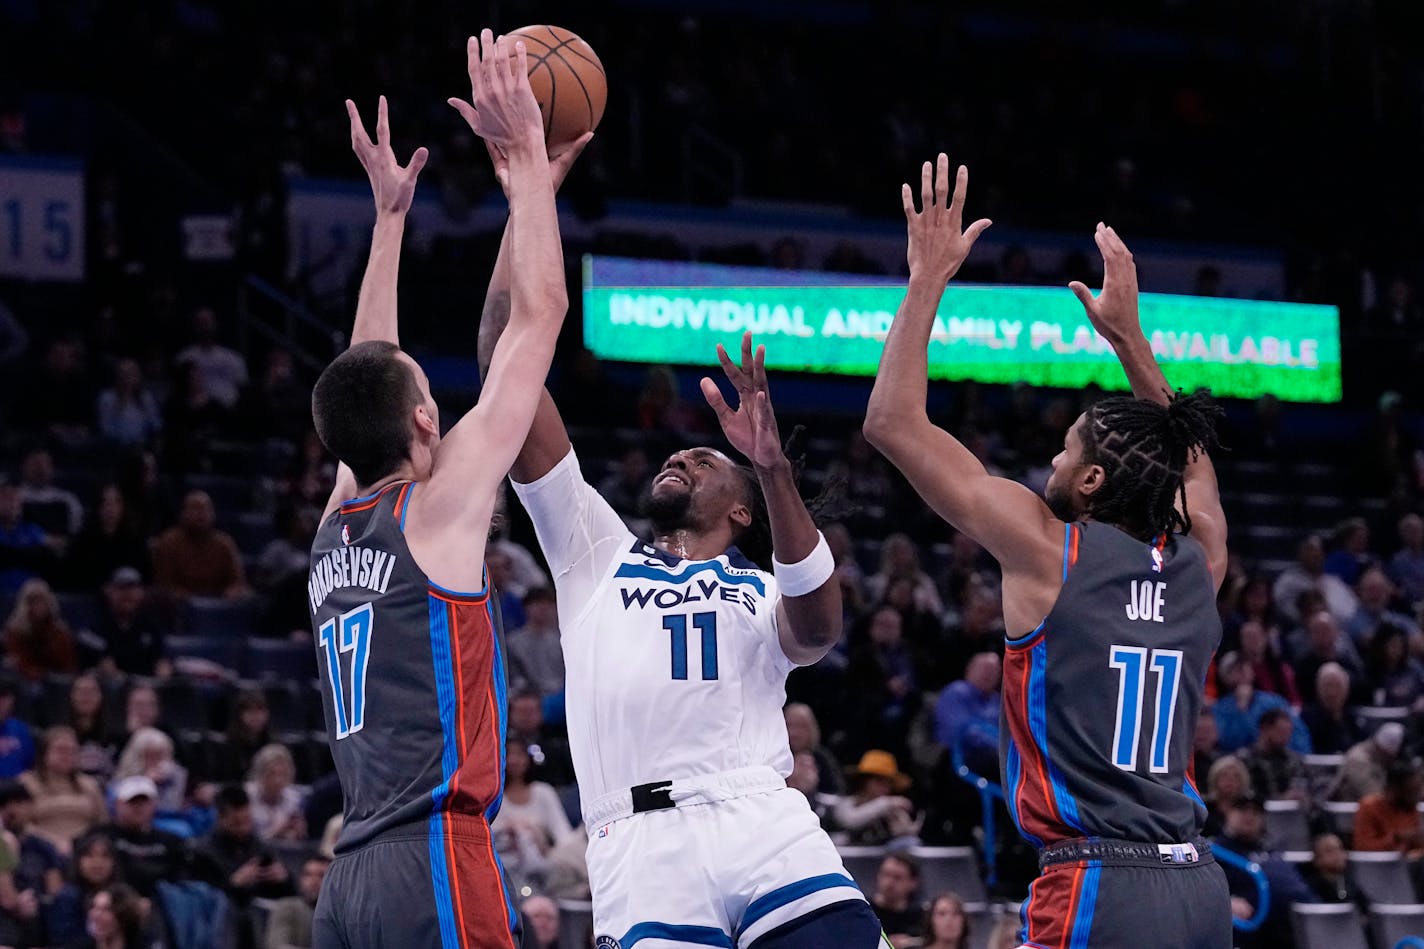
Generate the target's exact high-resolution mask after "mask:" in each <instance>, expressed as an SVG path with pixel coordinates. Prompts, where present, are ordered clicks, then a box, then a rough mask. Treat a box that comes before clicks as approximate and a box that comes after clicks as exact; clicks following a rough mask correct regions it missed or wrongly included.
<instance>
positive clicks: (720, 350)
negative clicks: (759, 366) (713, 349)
mask: <svg viewBox="0 0 1424 949" xmlns="http://www.w3.org/2000/svg"><path fill="white" fill-rule="evenodd" d="M717 361H718V362H719V363H721V364H722V372H723V373H724V374H726V376H727V381H728V382H730V383H731V384H732V385H733V386H735V387H736V388H738V389H740V388H741V380H742V377H743V373H742V370H741V369H740V368H739V367H738V366H737V364H736V363H734V362H732V357H731V356H730V355H728V354H727V348H726V347H725V346H723V345H722V344H721V343H718V344H717Z"/></svg>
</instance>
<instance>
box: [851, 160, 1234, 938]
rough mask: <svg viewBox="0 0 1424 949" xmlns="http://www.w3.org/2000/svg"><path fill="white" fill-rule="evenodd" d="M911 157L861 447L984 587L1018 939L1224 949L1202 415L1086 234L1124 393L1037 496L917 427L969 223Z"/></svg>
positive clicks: (1080, 432) (1199, 402) (1213, 555)
mask: <svg viewBox="0 0 1424 949" xmlns="http://www.w3.org/2000/svg"><path fill="white" fill-rule="evenodd" d="M949 181H950V170H949V160H948V159H947V158H946V157H945V156H944V155H940V156H939V162H938V168H937V169H935V168H932V167H931V165H930V163H929V162H926V163H925V165H924V168H923V171H922V177H921V186H920V193H921V210H919V211H917V210H916V209H915V202H914V195H913V192H912V190H911V188H910V186H909V185H905V186H904V189H903V190H904V193H903V203H904V209H905V216H906V219H907V221H908V224H909V254H908V256H909V264H910V281H909V287H908V289H907V291H906V294H905V300H904V303H903V304H902V305H901V308H900V312H899V313H898V314H897V316H896V317H895V320H894V323H893V324H892V325H891V329H890V333H889V336H888V338H887V340H886V343H885V351H884V353H883V355H882V356H881V359H880V368H879V372H878V374H877V376H876V379H875V388H874V391H873V393H872V394H871V398H870V407H869V411H868V413H867V416H866V420H865V435H866V438H867V439H869V440H870V442H871V443H872V444H874V445H875V446H876V447H877V448H879V449H880V451H882V452H883V453H884V454H885V456H886V457H887V458H889V459H890V460H891V461H892V462H893V463H894V464H895V465H896V466H897V467H898V468H899V469H900V470H901V471H902V472H903V473H904V474H905V475H906V477H908V478H909V480H910V482H911V483H912V484H913V485H914V486H915V489H916V490H917V491H918V492H919V493H920V495H921V496H922V497H924V499H925V500H926V501H927V502H928V503H929V504H930V505H931V506H932V507H933V508H934V509H935V510H936V511H937V512H938V513H939V514H940V515H941V516H943V517H944V518H945V519H946V520H948V521H949V522H950V523H951V524H953V525H954V526H955V527H956V528H958V529H959V530H961V531H963V532H964V533H965V534H968V535H969V536H970V537H972V538H974V539H975V540H976V541H978V542H979V543H980V544H982V545H983V546H984V547H985V548H987V549H988V550H989V552H990V553H992V554H993V555H994V557H996V558H997V559H998V561H999V563H1000V565H1001V566H1002V567H1003V574H1004V622H1005V628H1006V629H1007V630H1009V636H1008V639H1007V641H1006V643H1005V658H1004V680H1003V708H1002V712H1001V725H1000V769H1001V774H1002V777H1003V784H1004V793H1005V797H1006V799H1007V801H1008V804H1009V809H1010V811H1011V813H1012V814H1013V818H1014V820H1015V822H1016V823H1017V824H1018V827H1019V831H1020V832H1021V833H1022V834H1023V836H1024V838H1025V839H1026V840H1027V841H1028V842H1029V843H1031V844H1032V845H1033V846H1035V847H1036V848H1038V849H1039V851H1040V857H1039V862H1040V866H1041V867H1042V869H1043V873H1042V875H1041V876H1040V877H1039V879H1038V880H1037V881H1035V882H1034V884H1033V887H1032V888H1031V889H1030V891H1029V898H1028V900H1027V901H1026V902H1025V903H1024V908H1023V921H1024V931H1023V932H1021V934H1020V939H1021V941H1022V942H1023V943H1024V945H1025V946H1030V947H1036V949H1068V947H1070V946H1071V947H1073V949H1115V947H1128V946H1133V947H1136V946H1143V945H1151V946H1153V947H1155V949H1219V947H1223V946H1229V945H1231V912H1230V897H1229V895H1228V893H1227V887H1226V880H1225V877H1224V875H1223V874H1222V872H1221V868H1220V867H1218V866H1217V865H1216V864H1215V862H1214V860H1213V857H1212V853H1211V849H1210V847H1209V846H1208V845H1207V844H1206V842H1205V841H1203V840H1202V839H1201V828H1202V822H1203V821H1204V820H1205V817H1206V809H1205V807H1204V806H1203V804H1202V801H1201V797H1200V795H1198V794H1197V790H1196V787H1195V786H1194V784H1193V781H1192V775H1191V760H1192V725H1193V723H1194V722H1196V720H1197V716H1198V714H1199V712H1200V710H1201V706H1202V683H1203V681H1204V680H1205V678H1206V672H1207V666H1208V664H1209V663H1210V661H1211V657H1212V654H1213V653H1214V652H1215V651H1216V648H1217V645H1218V644H1219V642H1220V640H1221V621H1220V619H1219V618H1218V616H1217V612H1216V603H1215V591H1216V589H1217V588H1218V587H1219V586H1220V585H1221V582H1222V579H1223V577H1224V576H1225V573H1226V521H1225V518H1224V516H1223V514H1222V510H1221V500H1220V497H1219V496H1218V493H1217V486H1216V476H1215V473H1214V472H1213V469H1212V464H1211V459H1210V457H1209V455H1208V453H1209V452H1210V451H1211V450H1212V449H1214V448H1215V447H1216V435H1215V422H1216V418H1217V414H1218V413H1217V410H1216V408H1215V407H1214V406H1213V405H1212V403H1211V401H1210V399H1209V398H1208V397H1207V396H1206V395H1204V394H1197V395H1180V394H1175V393H1173V391H1172V390H1171V388H1170V387H1169V386H1168V385H1167V380H1166V379H1165V377H1164V376H1163V375H1162V371H1161V370H1160V369H1159V368H1158V366H1157V363H1156V360H1155V359H1154V357H1153V354H1152V349H1151V346H1150V345H1149V344H1148V342H1147V340H1146V338H1145V337H1144V336H1143V334H1142V329H1141V327H1140V325H1139V323H1138V318H1137V274H1136V270H1135V268H1134V267H1133V263H1132V255H1131V254H1130V253H1129V252H1128V250H1127V248H1126V247H1125V246H1124V245H1123V243H1122V241H1121V240H1120V239H1119V238H1118V236H1117V234H1116V233H1114V232H1113V230H1112V228H1109V227H1104V226H1103V225H1101V224H1099V225H1098V229H1097V233H1096V235H1095V237H1096V241H1097V244H1098V248H1099V249H1100V250H1101V251H1102V254H1103V261H1104V277H1103V290H1102V292H1101V294H1100V295H1099V296H1098V297H1096V298H1094V297H1093V295H1092V293H1090V292H1089V291H1088V288H1087V287H1085V286H1083V285H1082V284H1081V283H1077V282H1075V283H1073V284H1070V288H1071V289H1072V291H1073V292H1074V293H1075V294H1076V295H1077V296H1078V299H1079V300H1080V301H1081V302H1082V304H1083V306H1084V308H1085V309H1086V310H1087V315H1088V319H1089V320H1090V321H1091V323H1092V324H1093V326H1094V327H1095V328H1096V329H1097V330H1098V332H1099V333H1100V334H1102V336H1103V337H1104V338H1105V339H1106V340H1107V341H1108V342H1109V343H1111V344H1112V346H1113V349H1114V350H1115V351H1116V353H1117V356H1118V359H1119V360H1120V361H1121V363H1122V366H1123V369H1124V370H1125V371H1126V373H1127V378H1128V381H1129V383H1130V384H1131V386H1132V396H1133V397H1132V398H1126V397H1122V398H1109V399H1103V400H1102V401H1100V402H1097V403H1095V404H1094V405H1093V406H1092V407H1091V408H1089V409H1088V411H1087V412H1085V413H1084V414H1083V415H1082V416H1081V417H1080V418H1079V419H1078V420H1077V421H1076V422H1075V423H1074V424H1073V426H1072V428H1070V429H1069V430H1068V432H1067V435H1066V437H1065V439H1064V446H1063V451H1062V452H1060V453H1059V454H1058V457H1056V458H1054V459H1053V474H1052V476H1051V477H1050V478H1049V482H1048V486H1047V488H1046V490H1045V492H1044V495H1045V496H1044V498H1042V499H1041V498H1039V497H1038V496H1037V495H1035V494H1034V493H1033V492H1032V491H1030V490H1029V489H1027V488H1025V487H1024V486H1023V485H1020V484H1018V483H1016V482H1014V481H1010V480H1007V479H1004V478H995V477H991V476H990V475H989V474H988V472H987V471H985V469H984V466H983V465H982V464H981V463H980V462H979V460H978V459H977V458H976V457H975V456H974V455H973V454H972V453H971V452H970V451H969V450H968V449H967V448H965V447H964V445H962V444H960V443H959V442H958V441H957V440H956V439H955V438H954V437H953V436H951V435H950V434H949V433H947V432H945V431H943V430H941V429H939V428H937V427H936V426H935V425H933V424H932V423H931V422H930V420H929V418H928V416H927V415H926V413H925V396H926V352H925V351H926V347H927V345H928V343H929V340H930V333H931V330H932V328H933V325H934V318H935V311H936V310H937V308H938V306H939V301H940V298H941V296H942V295H943V293H944V289H945V284H946V283H947V282H948V281H949V279H950V278H951V277H953V276H954V274H955V272H956V271H957V270H958V269H959V266H960V265H961V264H962V263H963V262H964V258H965V257H966V256H967V255H968V253H969V249H970V248H971V247H972V246H973V244H974V241H975V239H977V238H978V236H979V234H980V233H982V232H983V230H984V229H985V228H986V227H988V226H989V222H988V221H982V220H981V221H976V222H975V223H973V224H971V225H970V226H969V227H968V228H967V229H964V230H961V226H962V217H963V209H964V193H965V189H966V187H967V185H968V172H967V171H966V170H965V169H964V168H963V167H960V168H959V170H958V174H957V176H956V180H955V185H954V192H953V196H952V198H951V196H950V185H949Z"/></svg>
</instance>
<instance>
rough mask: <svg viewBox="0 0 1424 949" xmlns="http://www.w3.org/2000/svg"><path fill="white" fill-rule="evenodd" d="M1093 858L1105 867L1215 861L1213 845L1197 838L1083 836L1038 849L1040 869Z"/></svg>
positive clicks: (1170, 865)
mask: <svg viewBox="0 0 1424 949" xmlns="http://www.w3.org/2000/svg"><path fill="white" fill-rule="evenodd" d="M1088 860H1093V861H1096V862H1098V863H1101V864H1103V865H1105V866H1124V867H1194V866H1200V865H1201V864H1203V863H1213V862H1215V860H1216V858H1215V857H1213V856H1212V855H1211V844H1210V843H1208V842H1207V841H1206V840H1205V839H1203V838H1201V837H1198V838H1197V839H1196V840H1192V841H1188V842H1187V843H1180V844H1147V843H1142V842H1140V841H1136V840H1111V839H1109V838H1106V837H1082V838H1077V839H1074V840H1062V841H1059V842H1058V843H1055V844H1049V845H1048V846H1047V847H1044V848H1043V850H1041V851H1040V852H1039V855H1038V865H1039V869H1041V870H1047V869H1048V868H1049V867H1052V866H1057V865H1058V864H1062V863H1081V862H1083V861H1088Z"/></svg>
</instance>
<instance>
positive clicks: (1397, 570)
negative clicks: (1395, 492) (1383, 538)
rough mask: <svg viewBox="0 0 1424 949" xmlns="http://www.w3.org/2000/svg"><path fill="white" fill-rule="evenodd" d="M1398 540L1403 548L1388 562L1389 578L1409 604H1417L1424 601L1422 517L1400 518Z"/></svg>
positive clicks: (1423, 526) (1409, 515) (1415, 515)
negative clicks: (1397, 585)
mask: <svg viewBox="0 0 1424 949" xmlns="http://www.w3.org/2000/svg"><path fill="white" fill-rule="evenodd" d="M1399 540H1400V543H1402V544H1403V545H1404V546H1402V547H1400V548H1399V551H1398V552H1397V553H1396V554H1395V555H1394V556H1393V557H1391V558H1390V560H1389V577H1390V579H1391V580H1393V581H1394V582H1395V583H1397V584H1399V587H1400V589H1401V590H1402V591H1403V592H1404V596H1405V597H1406V598H1407V599H1408V600H1409V602H1410V603H1418V602H1420V601H1422V600H1424V517H1420V516H1419V515H1418V514H1406V515H1404V516H1403V517H1401V518H1400V519H1399Z"/></svg>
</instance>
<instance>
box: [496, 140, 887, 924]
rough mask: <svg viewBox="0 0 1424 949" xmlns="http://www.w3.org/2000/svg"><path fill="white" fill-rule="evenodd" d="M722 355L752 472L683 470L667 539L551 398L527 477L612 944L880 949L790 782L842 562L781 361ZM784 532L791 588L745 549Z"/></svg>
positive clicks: (660, 493) (777, 548) (499, 282)
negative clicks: (810, 678) (797, 677)
mask: <svg viewBox="0 0 1424 949" xmlns="http://www.w3.org/2000/svg"><path fill="white" fill-rule="evenodd" d="M492 157H493V158H494V161H495V165H496V171H497V175H500V176H502V175H503V172H502V170H501V158H500V156H499V155H498V154H494V155H493V156H492ZM560 164H561V163H559V162H557V161H556V162H555V168H556V177H557V175H558V174H559V167H560ZM563 167H564V168H565V169H566V168H567V165H566V164H565V165H563ZM518 226H519V224H518V222H517V221H516V220H515V219H514V218H512V217H511V219H510V222H509V223H508V224H507V225H506V229H505V235H504V242H505V243H504V245H503V246H502V247H501V250H500V256H499V258H498V262H497V263H496V265H495V271H494V274H493V276H492V278H491V285H490V291H489V294H488V296H487V297H486V303H485V312H484V316H483V319H482V322H481V325H480V345H479V349H480V360H481V364H482V367H483V364H484V362H485V361H486V360H487V359H488V358H489V357H490V355H491V354H492V352H493V350H494V344H495V342H496V340H498V338H499V334H500V332H501V331H502V329H503V326H504V323H505V322H506V320H507V316H508V302H507V301H508V289H507V288H508V286H509V280H510V269H509V261H508V258H507V255H506V254H505V249H506V248H507V247H508V246H509V243H510V241H511V231H512V230H514V229H515V228H517V227H518ZM717 355H718V357H719V359H720V360H721V362H722V368H723V370H724V371H725V372H726V374H727V378H728V379H729V380H730V381H731V382H732V384H733V385H734V386H735V387H736V389H737V393H738V396H739V399H740V402H739V405H738V407H737V408H736V409H732V408H730V407H729V406H728V405H727V403H726V402H725V401H724V400H723V398H722V395H721V393H720V392H719V390H718V387H717V384H716V383H715V382H713V381H712V380H711V379H703V380H702V391H703V394H704V395H705V396H706V398H707V401H708V403H709V404H710V405H711V406H712V408H713V410H714V411H715V412H716V413H717V419H718V421H719V422H720V423H721V425H722V431H723V432H724V433H725V434H726V436H727V439H728V441H729V442H731V444H732V445H733V447H735V448H736V450H737V451H739V452H740V453H741V454H743V455H744V456H745V457H746V458H747V459H749V460H750V461H751V463H752V467H751V468H750V469H748V468H745V467H740V466H738V465H737V464H736V463H735V462H733V461H732V459H730V458H728V457H727V456H726V455H724V454H722V453H721V452H720V451H716V450H715V449H711V448H690V449H687V450H685V451H680V452H677V453H675V454H674V455H672V456H671V457H670V458H668V459H667V460H666V461H665V462H664V463H663V465H662V467H661V469H660V470H659V472H658V474H657V476H656V477H655V478H654V480H653V484H652V489H651V504H650V510H649V512H648V513H649V515H650V517H651V519H652V522H653V525H654V533H655V538H654V542H653V543H652V544H644V543H643V542H641V541H640V540H638V539H637V538H636V537H635V536H634V535H633V534H632V533H631V532H630V531H629V530H628V529H627V527H626V526H625V525H624V524H623V521H622V519H621V518H619V516H618V515H617V514H616V513H615V512H614V511H613V508H612V507H610V506H609V505H608V503H607V502H606V501H604V499H603V498H602V497H600V496H599V494H598V492H597V491H595V490H594V489H593V487H592V486H590V485H589V484H588V483H587V482H586V481H585V480H584V477H583V474H582V473H581V471H580V470H579V462H578V458H577V457H576V456H575V454H574V451H573V448H572V446H571V445H570V443H569V436H568V433H567V431H566V430H565V428H564V424H563V421H562V419H561V418H560V416H559V412H558V409H557V408H556V407H555V406H554V402H553V399H552V398H551V397H550V396H549V394H548V392H547V391H546V392H545V393H544V395H543V400H542V402H541V403H540V406H539V410H538V412H537V414H536V416H535V421H534V425H533V427H532V428H531V430H530V433H529V437H528V439H527V440H526V441H525V443H524V447H523V450H522V451H521V452H520V453H519V457H518V459H517V460H516V461H515V463H514V467H513V468H512V469H511V472H510V474H511V478H512V480H513V482H514V490H515V493H517V494H518V495H519V498H520V500H521V501H522V502H523V503H524V506H525V508H526V509H527V510H528V512H529V515H530V517H531V518H532V519H533V521H534V528H535V532H536V533H537V534H538V538H539V544H540V546H541V547H542V548H543V551H544V556H545V558H546V559H547V560H548V562H549V569H550V571H551V572H552V573H553V576H554V584H555V587H556V588H557V591H558V601H559V628H560V630H561V631H562V639H563V649H564V662H565V665H566V667H567V683H568V685H567V692H566V700H567V708H568V722H569V739H570V745H571V748H572V751H573V757H574V769H575V771H576V773H577V776H578V783H579V790H580V795H581V798H582V801H583V816H584V823H585V824H586V825H587V827H588V833H589V847H588V870H589V881H590V884H591V885H592V889H593V916H594V931H595V933H596V935H597V938H596V940H595V945H596V946H597V947H598V949H632V947H634V946H637V947H638V949H671V947H684V946H722V947H727V949H732V947H737V949H749V947H756V949H824V947H827V946H837V947H844V949H870V947H873V946H877V945H880V944H881V942H882V940H883V935H882V933H881V930H880V924H879V921H878V920H877V919H876V918H875V916H874V914H873V913H872V912H871V910H870V906H869V904H868V903H867V902H866V901H865V897H864V896H863V895H862V894H861V892H860V890H859V888H857V887H856V885H855V883H854V882H853V881H852V880H851V878H850V876H849V875H848V874H847V873H846V870H845V867H844V865H843V864H842V862H841V859H840V855H839V854H838V853H837V852H836V849H835V847H834V845H832V843H831V841H830V839H829V838H828V837H827V836H826V835H825V833H824V832H823V831H822V830H821V828H820V825H819V824H818V822H817V820H816V818H815V816H814V815H813V814H812V813H811V810H810V808H809V806H808V805H807V803H806V799H805V797H804V795H802V794H800V793H799V792H797V791H794V790H792V789H789V788H787V787H786V781H785V777H786V775H787V774H789V773H790V771H791V764H792V761H791V751H790V746H789V742H788V740H787V736H786V725H785V720H784V718H783V717H782V711H781V708H782V705H783V704H784V702H785V700H786V692H785V684H786V676H787V674H788V673H789V672H790V671H791V670H792V669H793V668H795V667H796V666H797V665H803V664H809V663H813V662H815V661H816V660H818V659H820V658H821V657H822V656H824V655H825V654H826V652H827V651H829V650H830V648H831V646H832V645H834V644H835V642H836V641H837V640H838V639H839V638H840V633H841V602H840V588H839V586H838V585H837V584H836V582H835V581H834V579H833V578H832V573H833V571H834V568H835V564H834V560H833V558H832V556H831V553H830V550H829V548H828V547H827V546H826V541H825V538H824V537H822V536H821V534H820V532H819V531H818V530H816V526H815V524H814V523H813V521H812V520H811V516H810V514H809V513H808V512H807V510H806V506H805V504H804V503H803V502H802V500H801V497H800V494H799V493H798V492H797V489H796V484H795V481H794V478H793V476H792V470H791V464H790V462H789V461H788V460H787V458H786V456H785V455H784V454H783V453H782V450H781V440H780V436H779V434H778V432H777V426H776V418H775V416H774V415H773V413H772V408H771V401H770V398H769V396H768V392H767V383H766V371H765V368H764V365H763V360H764V350H762V349H761V348H758V349H757V350H756V351H755V353H753V349H752V341H751V335H750V334H747V335H746V336H745V337H744V338H743V340H742V346H741V363H740V365H737V364H736V363H734V362H733V361H732V360H731V359H730V358H729V357H728V355H727V353H726V351H725V350H724V349H723V348H722V347H721V346H720V345H719V346H718V348H717ZM768 532H769V538H770V541H771V544H770V546H771V549H772V555H773V561H774V564H775V568H776V572H775V575H773V574H771V573H767V572H766V571H764V570H762V569H760V568H758V567H757V565H756V564H754V563H753V562H751V561H750V560H748V559H747V557H746V556H745V555H744V554H743V553H742V551H741V550H739V549H738V547H737V546H736V545H737V544H738V543H739V542H743V543H745V542H747V541H748V540H754V539H755V537H756V535H757V534H758V533H760V534H761V538H762V540H763V541H764V540H765V539H766V537H767V536H768Z"/></svg>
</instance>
